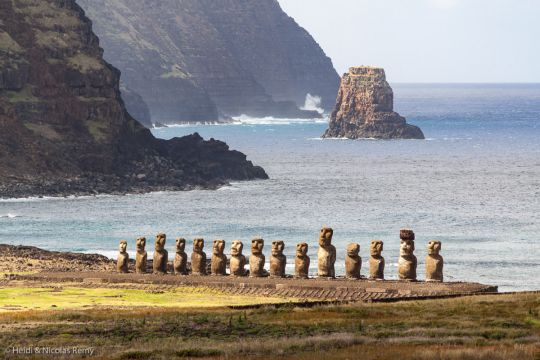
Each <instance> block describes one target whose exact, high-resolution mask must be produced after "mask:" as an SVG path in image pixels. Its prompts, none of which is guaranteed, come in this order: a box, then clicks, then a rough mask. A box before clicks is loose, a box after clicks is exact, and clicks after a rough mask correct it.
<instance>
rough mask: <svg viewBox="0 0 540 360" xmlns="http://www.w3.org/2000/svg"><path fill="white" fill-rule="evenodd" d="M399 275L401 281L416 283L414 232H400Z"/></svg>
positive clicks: (405, 230) (404, 230)
mask: <svg viewBox="0 0 540 360" xmlns="http://www.w3.org/2000/svg"><path fill="white" fill-rule="evenodd" d="M400 238H401V243H400V247H399V260H398V275H399V280H406V281H416V267H417V259H416V256H415V255H414V238H415V236H414V232H413V231H412V230H407V229H403V230H401V231H400Z"/></svg>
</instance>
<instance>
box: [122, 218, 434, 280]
mask: <svg viewBox="0 0 540 360" xmlns="http://www.w3.org/2000/svg"><path fill="white" fill-rule="evenodd" d="M333 234H334V231H333V230H332V229H331V228H328V227H323V228H322V229H321V231H320V234H319V250H318V254H317V255H318V271H317V275H318V277H324V278H335V276H336V274H335V268H334V265H335V262H336V248H335V247H334V246H333V245H332V236H333ZM166 239H167V237H166V235H165V234H162V233H160V234H158V235H157V236H156V241H155V252H154V259H153V262H152V265H153V272H154V273H156V274H166V273H167V271H168V269H167V266H168V261H169V255H168V252H167V250H165V242H166ZM400 239H401V243H400V255H399V261H398V275H399V279H400V280H404V281H416V280H417V276H416V268H417V259H416V256H415V255H414V249H415V247H414V240H415V235H414V232H413V231H412V230H407V229H402V230H400ZM136 246H137V254H136V258H135V272H136V273H139V274H140V273H145V272H146V267H147V253H146V250H145V247H146V238H144V237H141V238H138V239H137V242H136ZM263 247H264V240H263V239H260V238H256V239H253V240H252V241H251V256H250V258H249V272H247V271H246V270H245V265H246V264H247V261H246V257H245V256H244V255H243V254H242V251H243V248H244V245H243V244H242V242H241V241H239V240H234V241H233V242H232V244H231V258H230V259H229V269H230V274H231V275H232V276H248V275H249V276H250V277H266V276H270V277H285V276H286V273H285V265H286V264H287V259H286V257H285V255H283V250H284V248H285V244H284V242H283V241H273V242H272V253H271V256H270V271H269V272H267V271H266V270H265V269H264V265H265V260H266V258H265V256H264V254H263ZM185 248H186V239H184V238H178V239H176V255H175V257H174V261H173V271H174V273H175V274H179V275H187V274H188V267H187V258H188V256H187V254H186V252H185ZM203 250H204V240H203V239H201V238H197V239H194V240H193V253H192V255H191V273H192V274H193V275H207V266H206V264H207V262H206V253H205V252H204V251H203ZM224 250H225V241H224V240H215V241H214V244H213V248H212V257H211V262H210V264H211V265H210V273H211V274H212V275H227V256H226V255H224ZM440 250H441V242H440V241H430V242H429V243H428V255H427V257H426V281H443V264H444V261H443V258H442V256H441V255H440V254H439V253H440ZM382 251H383V242H382V241H380V240H373V241H372V242H371V247H370V258H369V279H371V280H384V266H385V261H384V257H382ZM307 253H308V244H306V243H300V244H298V245H296V256H295V277H296V278H300V279H307V278H308V277H309V265H310V258H309V256H308V255H307ZM359 253H360V245H358V244H356V243H353V244H349V245H348V246H347V256H346V259H345V270H346V277H347V278H349V279H360V278H361V276H360V270H361V268H362V258H361V257H360V256H359ZM128 264H129V255H128V253H127V242H126V241H125V240H122V241H120V253H119V255H118V260H117V270H118V272H121V273H127V272H128Z"/></svg>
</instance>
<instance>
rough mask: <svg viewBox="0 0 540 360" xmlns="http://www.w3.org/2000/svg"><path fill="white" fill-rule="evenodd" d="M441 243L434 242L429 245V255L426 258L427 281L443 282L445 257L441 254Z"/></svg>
mask: <svg viewBox="0 0 540 360" xmlns="http://www.w3.org/2000/svg"><path fill="white" fill-rule="evenodd" d="M440 251H441V242H440V241H435V240H432V241H430V242H429V243H428V255H427V256H426V281H439V282H442V281H443V266H444V260H443V257H442V256H441V255H440V254H439V253H440Z"/></svg>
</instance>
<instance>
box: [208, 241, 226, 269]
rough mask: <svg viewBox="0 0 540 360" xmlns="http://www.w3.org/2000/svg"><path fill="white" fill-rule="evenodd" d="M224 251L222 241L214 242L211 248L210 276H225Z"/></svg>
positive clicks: (223, 242)
mask: <svg viewBox="0 0 540 360" xmlns="http://www.w3.org/2000/svg"><path fill="white" fill-rule="evenodd" d="M224 250H225V241H224V240H214V246H213V248H212V264H211V270H212V275H220V276H223V275H227V256H225V254H223V251H224Z"/></svg>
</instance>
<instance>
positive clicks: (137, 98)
mask: <svg viewBox="0 0 540 360" xmlns="http://www.w3.org/2000/svg"><path fill="white" fill-rule="evenodd" d="M120 93H121V94H122V100H124V104H125V106H126V110H127V111H128V113H129V114H130V115H131V116H132V117H133V118H134V119H135V120H137V121H138V122H140V123H141V124H142V125H144V126H145V127H147V128H149V129H150V128H152V118H151V116H150V109H149V108H148V105H147V104H146V103H145V102H144V100H143V98H142V97H141V95H139V94H137V93H136V92H135V91H133V90H131V89H129V88H127V87H126V86H124V85H123V84H122V82H120Z"/></svg>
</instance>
